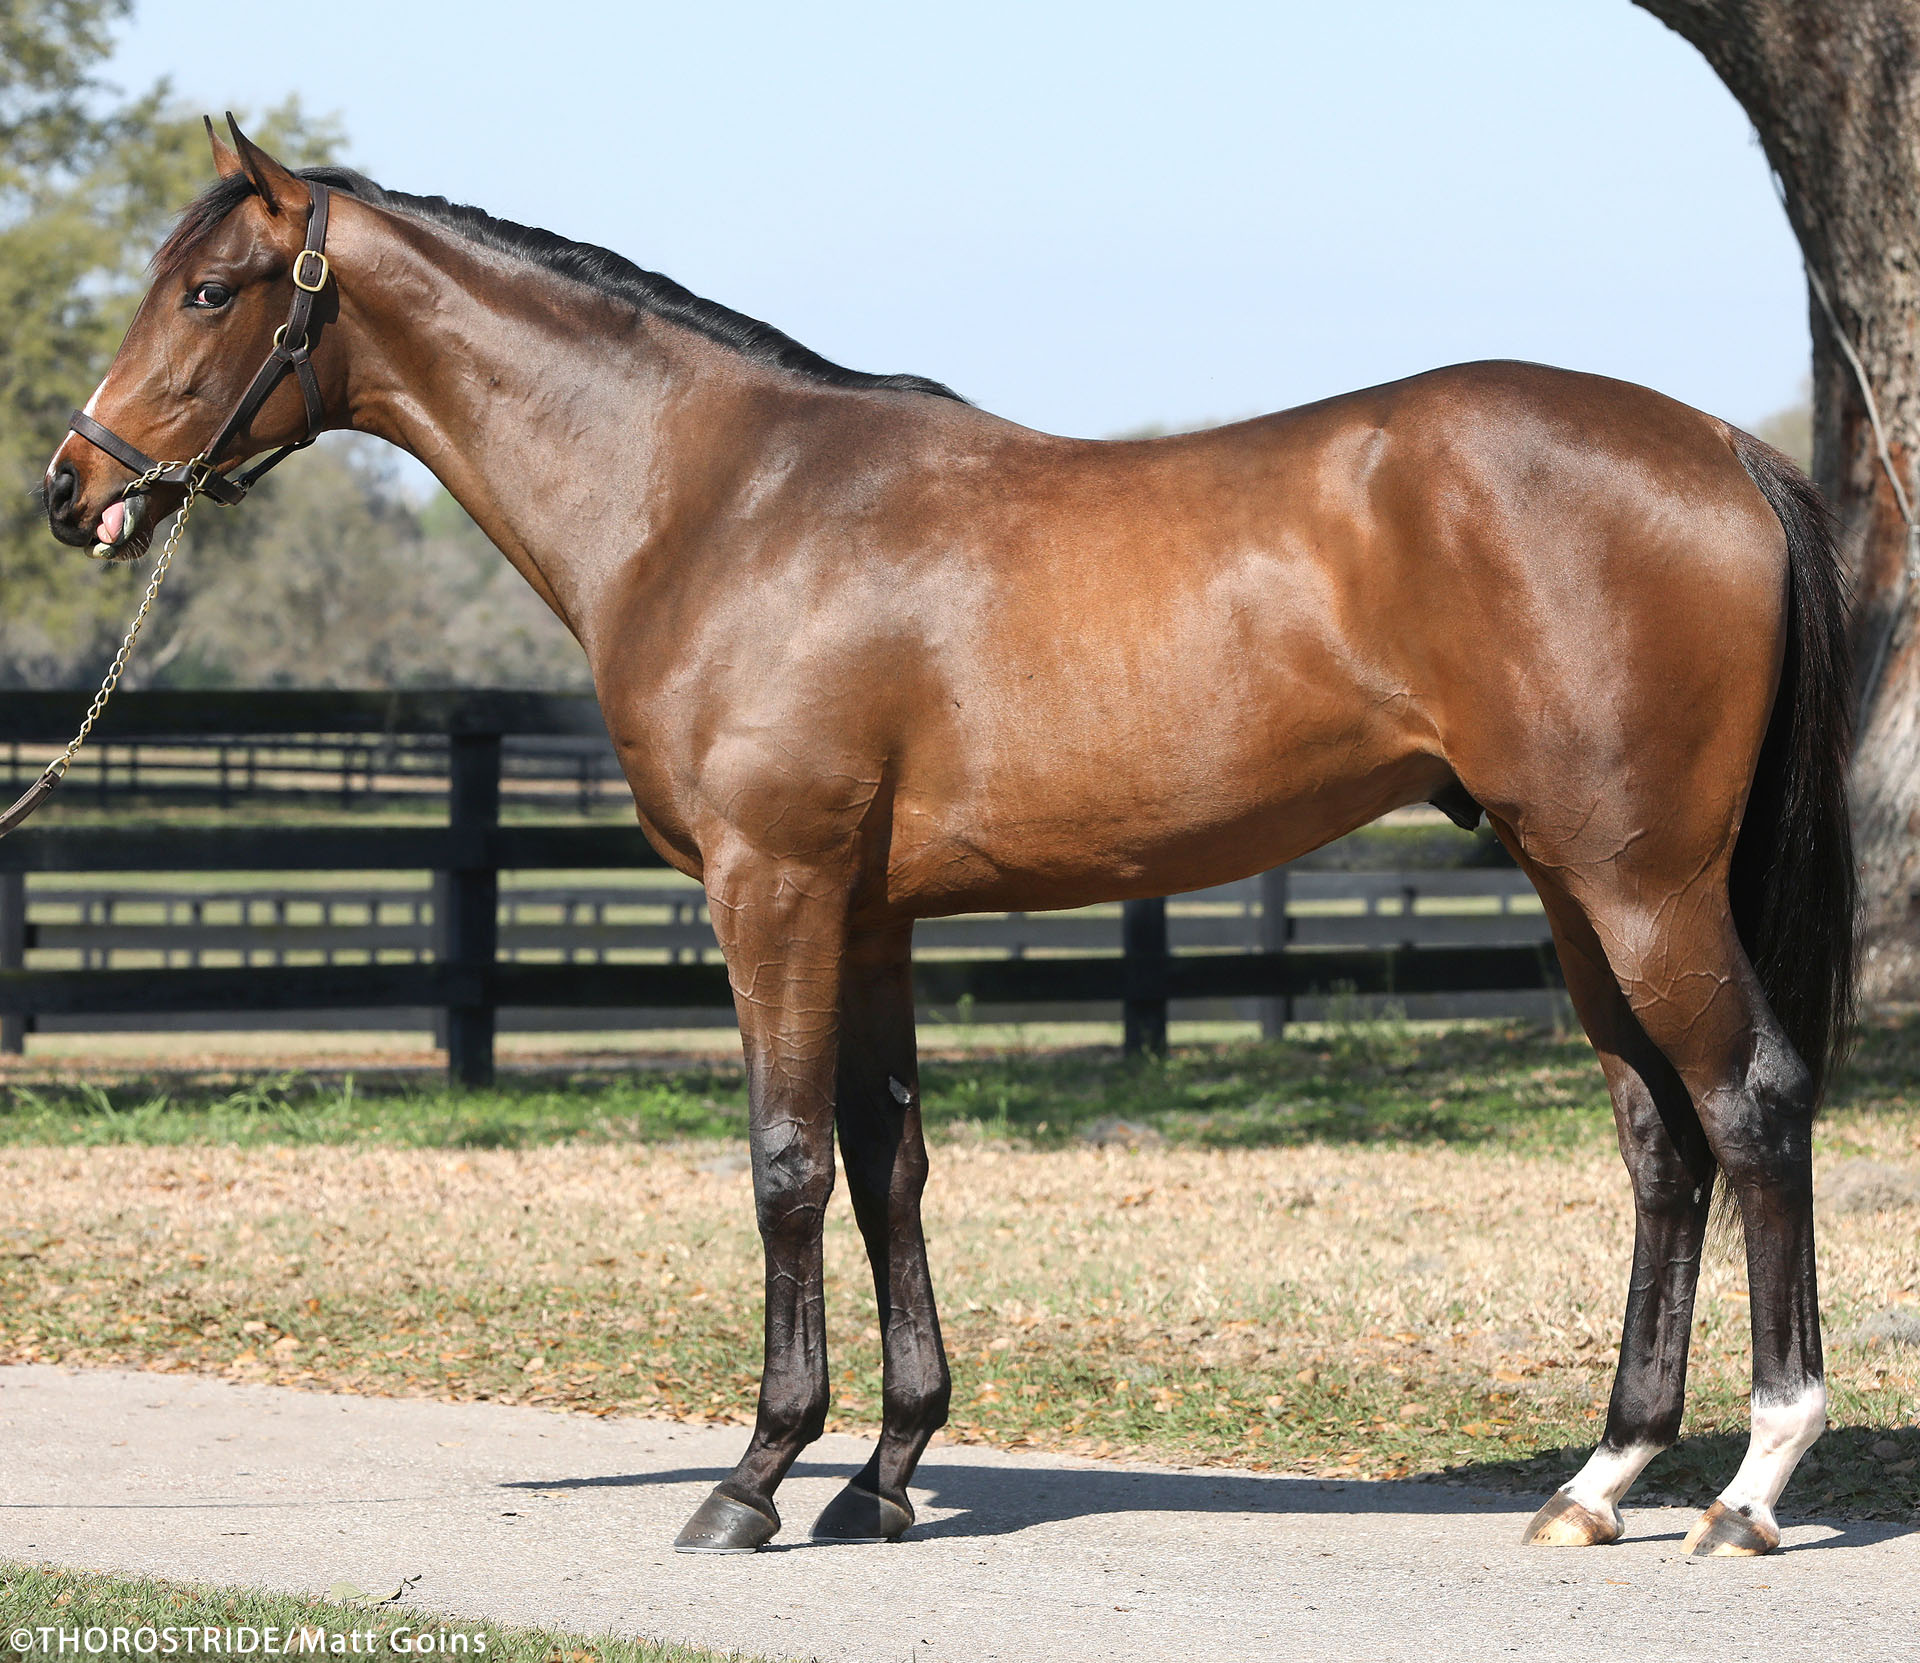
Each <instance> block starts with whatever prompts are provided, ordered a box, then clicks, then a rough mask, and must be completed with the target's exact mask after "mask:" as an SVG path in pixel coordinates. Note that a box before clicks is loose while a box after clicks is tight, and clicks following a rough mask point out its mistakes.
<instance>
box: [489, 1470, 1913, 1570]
mask: <svg viewBox="0 0 1920 1663" xmlns="http://www.w3.org/2000/svg"><path fill="white" fill-rule="evenodd" d="M852 1470H853V1469H852V1468H851V1467H849V1466H845V1465H841V1464H838V1463H829V1462H824V1461H802V1462H800V1463H799V1464H797V1465H796V1466H795V1467H794V1469H793V1476H794V1477H795V1478H846V1477H849V1476H851V1474H852ZM727 1476H728V1469H727V1468H724V1467H677V1468H672V1469H669V1470H667V1471H664V1472H647V1473H609V1474H606V1475H604V1476H601V1477H593V1478H557V1479H514V1480H509V1481H506V1482H504V1483H503V1484H502V1486H501V1488H503V1489H509V1490H545V1491H555V1490H593V1489H608V1488H622V1487H630V1486H631V1487H652V1486H655V1485H665V1484H687V1485H695V1484H714V1483H717V1482H719V1481H720V1480H721V1479H723V1478H725V1477H727ZM1551 1488H1552V1485H1551V1484H1549V1485H1548V1486H1547V1489H1551ZM913 1492H914V1496H915V1499H916V1501H920V1502H923V1504H924V1508H923V1510H925V1509H931V1510H933V1511H938V1512H941V1513H945V1514H947V1516H946V1517H944V1518H936V1519H928V1520H925V1521H924V1522H922V1523H920V1524H917V1525H916V1526H915V1527H914V1530H913V1536H914V1538H915V1539H916V1540H920V1541H938V1540H941V1539H946V1538H955V1539H964V1538H969V1537H993V1536H1010V1535H1013V1534H1015V1533H1017V1532H1019V1531H1022V1530H1027V1529H1030V1528H1032V1527H1034V1526H1036V1525H1045V1524H1056V1523H1061V1522H1064V1521H1068V1520H1073V1519H1083V1518H1095V1517H1099V1516H1102V1515H1110V1514H1118V1513H1165V1514H1204V1515H1212V1516H1216V1517H1218V1516H1222V1515H1236V1516H1239V1517H1243V1518H1248V1517H1251V1518H1260V1517H1267V1518H1283V1517H1284V1518H1294V1519H1299V1518H1311V1517H1313V1516H1315V1515H1319V1514H1341V1513H1344V1514H1351V1513H1378V1514H1401V1515H1423V1516H1429V1517H1446V1516H1450V1515H1473V1514H1497V1513H1503V1512H1506V1513H1513V1514H1515V1515H1516V1516H1520V1515H1526V1514H1530V1513H1531V1512H1532V1510H1533V1507H1534V1506H1535V1505H1537V1498H1534V1497H1531V1496H1526V1495H1521V1494H1517V1493H1512V1494H1500V1493H1496V1492H1493V1491H1490V1490H1484V1489H1473V1488H1464V1487H1455V1486H1452V1485H1444V1484H1423V1483H1418V1482H1407V1481H1404V1480H1387V1481H1380V1482H1367V1481H1363V1480H1356V1479H1315V1478H1282V1477H1274V1478H1265V1477H1249V1476H1247V1475H1245V1474H1241V1473H1229V1472H1211V1471H1208V1470H1206V1469H1200V1470H1198V1471H1190V1472H1138V1471H1132V1470H1128V1469H1125V1468H1112V1469H1101V1468H1097V1467H1033V1466H1026V1465H1022V1466H1018V1467H1001V1466H975V1465H972V1464H967V1465H958V1464H949V1463H946V1462H943V1461H940V1460H939V1459H937V1458H935V1459H931V1460H928V1461H927V1462H925V1463H924V1464H923V1465H922V1466H921V1468H920V1470H919V1472H918V1473H916V1474H915V1475H914V1481H913ZM1545 1493H1546V1492H1545V1490H1543V1491H1542V1492H1541V1494H1542V1495H1544V1494H1545ZM799 1522H800V1521H799V1520H798V1519H796V1520H794V1521H792V1523H799ZM1832 1528H1833V1529H1834V1530H1835V1532H1836V1533H1835V1534H1834V1535H1832V1536H1828V1537H1825V1538H1823V1539H1821V1540H1819V1541H1816V1542H1803V1543H1799V1544H1797V1546H1798V1547H1799V1548H1800V1549H1802V1550H1804V1549H1808V1548H1816V1547H1818V1548H1840V1547H1868V1546H1871V1545H1873V1544H1875V1543H1877V1542H1881V1541H1885V1540H1887V1539H1889V1538H1891V1537H1894V1536H1900V1535H1904V1534H1906V1528H1907V1527H1904V1526H1901V1525H1897V1524H1873V1523H1865V1522H1851V1523H1846V1524H1837V1525H1834V1526H1832ZM1683 1530H1684V1526H1683V1527H1681V1528H1676V1529H1673V1530H1671V1531H1666V1530H1662V1531H1658V1532H1656V1533H1655V1534H1654V1535H1653V1536H1652V1537H1650V1538H1649V1539H1651V1540H1661V1539H1664V1538H1665V1537H1666V1536H1668V1535H1671V1537H1672V1539H1673V1542H1674V1544H1675V1545H1676V1546H1677V1545H1678V1544H1679V1542H1680V1539H1681V1536H1682V1534H1683ZM789 1532H790V1533H791V1534H796V1535H797V1533H795V1532H792V1529H791V1524H790V1525H789ZM1514 1539H1515V1542H1516V1543H1517V1542H1518V1540H1519V1528H1518V1525H1517V1524H1516V1526H1515V1529H1514ZM792 1545H793V1546H796V1547H797V1546H801V1545H815V1544H803V1542H802V1541H799V1540H796V1541H795V1542H794V1543H793V1544H792ZM817 1545H819V1546H823V1547H831V1546H836V1545H839V1544H832V1543H821V1544H817Z"/></svg>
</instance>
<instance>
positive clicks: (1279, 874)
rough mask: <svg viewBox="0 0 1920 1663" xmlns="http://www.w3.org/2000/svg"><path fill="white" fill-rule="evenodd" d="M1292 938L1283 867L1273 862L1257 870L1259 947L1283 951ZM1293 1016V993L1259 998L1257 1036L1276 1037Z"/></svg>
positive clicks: (1268, 950) (1285, 873) (1279, 1035)
mask: <svg viewBox="0 0 1920 1663" xmlns="http://www.w3.org/2000/svg"><path fill="white" fill-rule="evenodd" d="M1292 940H1293V920H1292V919H1290V918H1289V917H1288V916H1287V869H1286V868H1285V867H1284V866H1276V867H1275V868H1274V869H1273V870H1272V871H1271V872H1262V873H1261V874H1260V950H1261V951H1262V952H1263V953H1284V952H1285V951H1286V950H1287V946H1288V943H1290V942H1291V941H1292ZM1292 1020H1293V995H1292V994H1290V993H1284V994H1281V995H1279V996H1278V997H1276V998H1270V999H1262V1000H1261V1001H1260V1037H1261V1038H1262V1039H1278V1038H1280V1037H1281V1035H1283V1034H1284V1033H1285V1032H1286V1031H1287V1024H1288V1023H1289V1022H1291V1021H1292Z"/></svg>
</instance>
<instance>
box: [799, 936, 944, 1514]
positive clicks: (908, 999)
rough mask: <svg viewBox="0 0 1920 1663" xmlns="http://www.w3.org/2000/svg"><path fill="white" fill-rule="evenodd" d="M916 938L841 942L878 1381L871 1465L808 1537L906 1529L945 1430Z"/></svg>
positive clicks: (845, 1035) (838, 1110)
mask: <svg viewBox="0 0 1920 1663" xmlns="http://www.w3.org/2000/svg"><path fill="white" fill-rule="evenodd" d="M912 942H913V932H912V927H911V926H901V927H898V928H894V929H887V930H882V931H877V932H873V933H870V934H863V935H861V936H859V937H857V938H856V939H855V940H854V942H852V943H851V944H850V947H849V950H848V954H847V974H846V982H845V987H844V989H843V991H842V994H841V1031H840V1084H839V1093H838V1102H837V1103H836V1106H835V1116H836V1119H837V1121H838V1123H839V1127H840V1155H841V1159H842V1160H843V1161H844V1162H845V1163H846V1168H847V1189H848V1192H849V1193H850V1194H851V1195H852V1197H853V1211H854V1217H855V1218H857V1219H858V1220H859V1223H860V1234H861V1235H862V1236H863V1237H864V1238H865V1240H866V1244H867V1257H868V1258H869V1259H870V1260H871V1261H872V1264H873V1291H874V1295H875V1297H876V1298H877V1299H878V1301H879V1306H880V1332H881V1344H882V1347H883V1350H884V1356H885V1365H884V1366H885V1374H884V1378H883V1382H882V1389H881V1422H880V1442H879V1445H878V1446H877V1447H876V1448H875V1450H874V1452H873V1458H872V1459H871V1460H870V1461H868V1462H867V1464H866V1466H865V1467H864V1468H863V1469H862V1470H861V1471H860V1472H859V1473H858V1474H857V1475H856V1476H855V1477H854V1478H853V1479H852V1480H851V1481H850V1482H849V1483H848V1485H847V1487H846V1488H845V1489H844V1490H842V1491H841V1492H840V1494H839V1495H838V1496H836V1497H835V1498H834V1499H833V1500H832V1501H831V1502H829V1503H828V1504H827V1508H826V1511H825V1512H823V1513H822V1514H821V1515H820V1517H819V1519H818V1520H817V1521H816V1522H815V1524H814V1527H813V1534H814V1536H815V1537H816V1538H819V1539H822V1540H833V1541H877V1540H887V1541H891V1540H892V1539H894V1538H895V1537H897V1536H899V1535H900V1534H901V1533H902V1532H903V1531H905V1530H906V1528H907V1526H908V1525H910V1524H912V1523H913V1503H912V1502H911V1501H910V1500H908V1498H907V1482H908V1480H910V1479H911V1478H912V1477H913V1469H914V1467H915V1466H916V1465H918V1463H919V1460H920V1457H921V1455H922V1454H923V1453H924V1452H925V1450H926V1447H927V1441H928V1440H929V1439H930V1438H932V1436H933V1435H934V1433H935V1432H936V1431H938V1430H939V1428H940V1427H942V1426H943V1425H945V1424H946V1419H947V1401H948V1398H949V1396H950V1395H951V1392H952V1379H951V1376H950V1375H949V1373H948V1370H947V1354H946V1352H945V1350H944V1349H943V1348H942V1346H941V1344H940V1319H939V1317H938V1315H936V1314H935V1311H934V1304H933V1277H932V1275H931V1273H930V1272H929V1271H928V1269H927V1243H926V1237H925V1236H924V1235H923V1234H922V1232H921V1227H920V1195H921V1192H922V1191H923V1190H924V1189H925V1188H926V1183H927V1146H926V1142H925V1139H924V1138H923V1136H922V1132H921V1125H920V1073H919V1066H918V1063H917V1061H916V1059H915V1048H914V1032H913V965H912Z"/></svg>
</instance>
